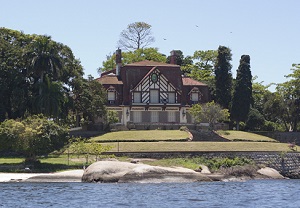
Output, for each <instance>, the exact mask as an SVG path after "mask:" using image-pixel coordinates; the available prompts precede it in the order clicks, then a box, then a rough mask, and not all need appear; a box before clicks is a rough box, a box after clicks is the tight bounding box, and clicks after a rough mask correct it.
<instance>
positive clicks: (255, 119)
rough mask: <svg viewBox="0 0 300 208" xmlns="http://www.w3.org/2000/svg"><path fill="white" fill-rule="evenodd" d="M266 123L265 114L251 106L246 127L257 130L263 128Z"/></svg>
mask: <svg viewBox="0 0 300 208" xmlns="http://www.w3.org/2000/svg"><path fill="white" fill-rule="evenodd" d="M264 123H265V119H264V117H263V115H262V114H261V113H260V112H259V111H258V110H256V109H254V108H250V110H249V113H248V117H247V120H246V127H245V128H246V129H247V130H250V131H255V130H256V131H257V130H260V129H261V127H262V126H263V125H264Z"/></svg>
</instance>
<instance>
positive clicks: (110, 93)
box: [107, 86, 117, 104]
mask: <svg viewBox="0 0 300 208" xmlns="http://www.w3.org/2000/svg"><path fill="white" fill-rule="evenodd" d="M116 97H117V96H116V89H115V88H114V87H112V86H111V87H109V88H108V89H107V100H108V102H109V103H110V104H112V103H114V102H115V100H116Z"/></svg>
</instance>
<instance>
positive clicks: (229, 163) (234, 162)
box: [145, 157, 254, 171]
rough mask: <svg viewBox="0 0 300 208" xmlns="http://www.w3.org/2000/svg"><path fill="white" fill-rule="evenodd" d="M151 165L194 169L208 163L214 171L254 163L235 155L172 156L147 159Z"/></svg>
mask: <svg viewBox="0 0 300 208" xmlns="http://www.w3.org/2000/svg"><path fill="white" fill-rule="evenodd" d="M145 163H147V164H149V165H159V166H166V167H174V166H177V167H185V168H190V169H193V170H197V169H199V165H200V164H202V165H206V166H208V168H209V169H210V170H212V171H217V170H218V169H220V168H222V167H224V168H225V167H227V168H228V167H234V166H243V165H247V164H253V163H254V162H253V161H252V160H249V159H247V158H243V157H242V158H240V157H235V158H233V159H231V158H217V157H214V158H212V159H206V158H204V157H192V158H172V159H160V160H155V161H145Z"/></svg>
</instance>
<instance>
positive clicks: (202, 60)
mask: <svg viewBox="0 0 300 208" xmlns="http://www.w3.org/2000/svg"><path fill="white" fill-rule="evenodd" d="M217 55H218V53H217V51H216V50H207V51H200V50H198V51H195V52H194V55H193V56H192V60H193V62H195V63H194V64H193V65H192V64H190V65H186V66H184V67H182V68H183V69H182V70H185V71H188V70H187V69H186V68H188V69H189V74H188V76H189V77H191V78H193V79H195V80H198V81H201V82H204V83H205V84H207V85H208V87H209V90H210V92H211V96H212V98H213V99H214V97H215V89H216V86H215V74H214V65H215V63H216V60H217Z"/></svg>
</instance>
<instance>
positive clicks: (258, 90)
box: [252, 76, 272, 114]
mask: <svg viewBox="0 0 300 208" xmlns="http://www.w3.org/2000/svg"><path fill="white" fill-rule="evenodd" d="M256 79H257V76H254V77H253V78H252V98H253V108H255V109H257V110H258V111H259V112H260V113H262V114H263V109H264V104H265V102H266V101H267V100H268V98H267V97H268V96H269V95H270V94H271V91H270V90H268V88H269V87H270V86H271V85H272V84H269V85H263V82H259V83H258V82H256V81H255V80H256Z"/></svg>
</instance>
